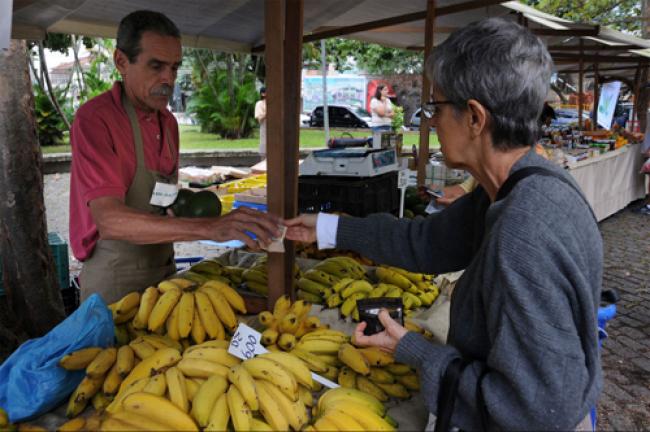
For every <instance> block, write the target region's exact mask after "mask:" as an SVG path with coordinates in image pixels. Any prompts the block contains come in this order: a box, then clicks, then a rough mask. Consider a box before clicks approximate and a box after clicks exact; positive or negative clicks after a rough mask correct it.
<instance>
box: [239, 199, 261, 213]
mask: <svg viewBox="0 0 650 432" xmlns="http://www.w3.org/2000/svg"><path fill="white" fill-rule="evenodd" d="M239 207H249V208H252V209H255V210H259V211H261V212H266V211H268V206H267V205H266V204H256V203H249V202H246V201H234V202H233V203H232V208H233V209H237V208H239Z"/></svg>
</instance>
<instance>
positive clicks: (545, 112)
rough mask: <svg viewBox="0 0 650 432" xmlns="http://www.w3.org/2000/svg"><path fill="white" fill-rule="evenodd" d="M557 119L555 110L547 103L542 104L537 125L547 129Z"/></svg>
mask: <svg viewBox="0 0 650 432" xmlns="http://www.w3.org/2000/svg"><path fill="white" fill-rule="evenodd" d="M556 118H557V116H556V114H555V110H554V109H553V107H552V106H551V105H549V103H548V102H544V108H542V115H540V116H539V124H540V125H542V126H546V127H549V126H550V125H551V122H552V121H553V120H555V119H556Z"/></svg>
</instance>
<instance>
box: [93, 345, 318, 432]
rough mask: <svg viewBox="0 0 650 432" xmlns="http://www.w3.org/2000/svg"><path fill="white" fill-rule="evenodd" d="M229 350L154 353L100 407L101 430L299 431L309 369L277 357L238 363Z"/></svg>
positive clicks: (309, 386)
mask: <svg viewBox="0 0 650 432" xmlns="http://www.w3.org/2000/svg"><path fill="white" fill-rule="evenodd" d="M227 347H228V344H227V342H225V341H208V342H205V343H203V344H201V345H195V346H192V347H190V348H188V349H187V350H186V351H185V352H184V353H183V356H182V357H181V356H180V355H178V354H176V355H174V356H173V357H172V356H169V355H162V354H160V353H161V351H162V350H160V351H157V352H156V353H155V354H154V355H153V356H151V357H148V358H147V359H146V360H143V361H142V362H141V363H140V364H138V365H137V366H136V367H135V368H134V369H133V372H132V374H133V376H131V375H129V376H128V377H127V378H126V379H125V380H124V382H123V384H122V386H121V387H120V392H119V393H118V394H117V395H116V397H115V400H114V401H113V403H111V405H109V406H108V407H107V408H106V411H107V413H108V417H107V418H106V419H105V420H104V421H103V423H102V426H101V429H102V430H198V429H199V428H200V429H202V430H209V431H211V430H219V431H223V430H227V429H228V426H229V424H230V423H231V424H232V428H233V429H234V430H288V429H289V427H291V428H292V429H293V430H301V429H302V427H303V426H304V425H306V424H307V422H308V412H307V407H311V406H312V404H313V399H312V393H311V391H312V390H313V389H314V382H313V381H312V379H311V373H310V370H309V368H308V367H307V366H306V365H305V364H304V363H303V362H302V361H301V360H299V359H298V358H296V357H294V356H292V355H290V354H287V353H283V352H271V353H267V354H262V355H260V356H257V357H255V358H252V359H250V360H246V361H244V362H241V361H240V360H239V359H237V358H235V357H233V356H231V355H230V354H228V352H227ZM176 353H177V352H176ZM154 356H155V358H154ZM145 363H146V364H145ZM143 364H145V365H144V366H141V365H143ZM147 370H148V371H149V373H146V371H147Z"/></svg>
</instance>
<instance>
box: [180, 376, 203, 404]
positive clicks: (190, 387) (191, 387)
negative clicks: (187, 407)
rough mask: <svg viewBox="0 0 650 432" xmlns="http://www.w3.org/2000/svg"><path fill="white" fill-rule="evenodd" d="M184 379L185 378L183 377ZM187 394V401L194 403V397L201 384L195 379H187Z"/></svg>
mask: <svg viewBox="0 0 650 432" xmlns="http://www.w3.org/2000/svg"><path fill="white" fill-rule="evenodd" d="M183 378H184V377H183ZM184 381H185V394H186V395H187V400H189V401H190V402H192V400H194V395H195V394H196V392H198V391H199V387H200V384H199V383H197V382H196V381H195V380H193V379H190V378H188V379H185V380H184Z"/></svg>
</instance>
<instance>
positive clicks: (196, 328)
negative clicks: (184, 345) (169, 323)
mask: <svg viewBox="0 0 650 432" xmlns="http://www.w3.org/2000/svg"><path fill="white" fill-rule="evenodd" d="M190 334H191V335H192V340H193V341H194V343H196V344H202V343H203V342H204V341H205V335H206V333H205V328H204V327H203V323H201V318H199V311H197V310H196V308H195V309H194V319H193V320H192V331H191V332H190Z"/></svg>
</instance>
